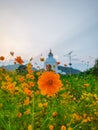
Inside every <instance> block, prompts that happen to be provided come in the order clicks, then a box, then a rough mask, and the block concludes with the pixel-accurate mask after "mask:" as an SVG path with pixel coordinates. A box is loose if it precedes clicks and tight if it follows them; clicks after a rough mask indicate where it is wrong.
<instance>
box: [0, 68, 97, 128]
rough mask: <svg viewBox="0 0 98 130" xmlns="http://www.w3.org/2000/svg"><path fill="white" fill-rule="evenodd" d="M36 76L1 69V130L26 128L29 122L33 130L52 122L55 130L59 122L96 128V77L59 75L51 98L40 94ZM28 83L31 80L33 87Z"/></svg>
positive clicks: (65, 124)
mask: <svg viewBox="0 0 98 130" xmlns="http://www.w3.org/2000/svg"><path fill="white" fill-rule="evenodd" d="M33 76H34V79H33V78H32V77H33ZM38 79H39V76H38V75H37V74H36V73H33V74H31V75H30V74H27V75H18V74H17V73H15V72H3V71H1V70H0V130H28V126H29V125H32V126H33V129H34V130H49V125H53V126H54V130H60V129H61V126H62V125H64V126H66V129H67V130H68V128H72V130H97V129H98V79H97V78H96V77H95V76H93V75H91V74H90V75H85V77H84V75H66V76H61V81H62V84H63V86H62V88H61V90H60V91H59V92H58V93H57V94H56V95H54V96H53V97H47V96H43V95H41V93H40V91H39V90H38V85H37V81H38ZM30 82H33V83H34V86H33V87H30ZM10 85H11V86H10ZM25 86H26V87H28V88H29V89H30V90H31V91H32V96H29V95H27V94H26V93H25V92H24V88H25ZM8 87H9V88H10V89H8ZM12 87H13V90H12V89H11V88H12ZM28 100H29V101H28ZM26 103H27V104H26ZM53 113H56V115H55V116H54V115H53Z"/></svg>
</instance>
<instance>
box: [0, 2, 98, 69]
mask: <svg viewBox="0 0 98 130" xmlns="http://www.w3.org/2000/svg"><path fill="white" fill-rule="evenodd" d="M50 49H51V50H52V52H53V54H54V57H55V58H56V59H57V61H60V62H61V64H62V65H63V64H68V63H69V55H67V54H68V53H69V52H71V51H72V53H71V58H72V60H71V62H72V65H73V67H74V68H77V69H80V70H85V69H87V68H88V67H91V66H93V64H94V60H95V59H96V58H98V0H0V56H2V55H3V56H5V57H7V56H8V55H9V52H10V51H14V53H15V56H21V57H22V58H23V59H25V60H26V59H29V58H30V57H33V58H34V61H33V62H38V60H39V58H40V55H41V54H42V56H43V57H44V58H47V54H48V53H49V50H50ZM64 55H65V56H64ZM8 60H10V58H9V59H8Z"/></svg>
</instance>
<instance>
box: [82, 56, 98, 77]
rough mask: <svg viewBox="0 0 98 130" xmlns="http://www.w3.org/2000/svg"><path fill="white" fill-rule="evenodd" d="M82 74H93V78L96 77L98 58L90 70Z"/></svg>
mask: <svg viewBox="0 0 98 130" xmlns="http://www.w3.org/2000/svg"><path fill="white" fill-rule="evenodd" d="M83 73H86V74H93V75H94V76H96V77H98V58H97V59H96V60H95V64H94V66H93V67H92V68H90V69H89V70H87V71H84V72H83Z"/></svg>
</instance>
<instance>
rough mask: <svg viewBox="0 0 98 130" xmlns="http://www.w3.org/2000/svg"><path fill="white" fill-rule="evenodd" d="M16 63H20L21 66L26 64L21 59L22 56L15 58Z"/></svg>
mask: <svg viewBox="0 0 98 130" xmlns="http://www.w3.org/2000/svg"><path fill="white" fill-rule="evenodd" d="M15 61H16V62H17V63H19V64H23V63H24V61H23V60H22V59H21V56H17V57H16V58H15Z"/></svg>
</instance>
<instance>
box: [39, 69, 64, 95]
mask: <svg viewBox="0 0 98 130" xmlns="http://www.w3.org/2000/svg"><path fill="white" fill-rule="evenodd" d="M61 86H62V83H61V80H60V76H59V74H56V73H54V72H52V71H50V72H49V71H47V72H44V73H43V74H42V75H41V76H40V77H39V80H38V87H39V89H40V90H41V94H42V95H47V96H53V95H54V94H55V93H57V92H58V91H59V89H60V88H61Z"/></svg>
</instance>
